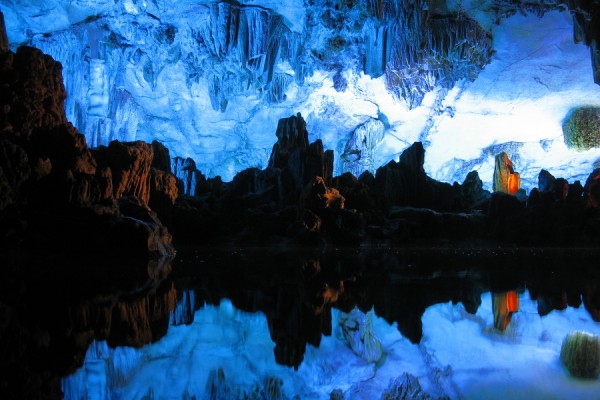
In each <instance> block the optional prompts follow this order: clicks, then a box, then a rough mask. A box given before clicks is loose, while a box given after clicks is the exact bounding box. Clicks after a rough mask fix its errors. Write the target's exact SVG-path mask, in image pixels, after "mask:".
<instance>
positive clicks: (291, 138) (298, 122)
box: [276, 113, 308, 148]
mask: <svg viewBox="0 0 600 400" xmlns="http://www.w3.org/2000/svg"><path fill="white" fill-rule="evenodd" d="M276 135H277V139H278V140H279V141H280V142H283V143H289V145H294V144H296V145H297V147H302V148H304V147H308V132H307V131H306V121H304V118H302V115H301V114H300V113H298V114H296V115H292V116H291V117H289V118H282V119H280V120H279V123H278V124H277V132H276Z"/></svg>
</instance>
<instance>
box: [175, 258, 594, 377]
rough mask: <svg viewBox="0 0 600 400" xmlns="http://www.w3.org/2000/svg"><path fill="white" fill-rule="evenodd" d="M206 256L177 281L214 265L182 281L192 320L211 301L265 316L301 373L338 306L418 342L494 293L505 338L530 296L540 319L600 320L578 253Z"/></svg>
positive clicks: (590, 276) (284, 359) (590, 275)
mask: <svg viewBox="0 0 600 400" xmlns="http://www.w3.org/2000/svg"><path fill="white" fill-rule="evenodd" d="M205 256H208V254H201V253H197V257H200V258H201V259H202V261H203V262H202V263H200V264H195V265H194V266H190V265H188V264H187V263H185V262H182V265H181V266H177V267H176V268H175V275H176V276H177V275H179V274H178V272H180V273H181V272H182V270H183V271H184V272H183V274H186V273H187V272H185V269H186V268H193V269H195V271H196V272H198V270H197V268H199V265H211V267H210V268H202V272H201V274H200V275H199V276H196V277H195V278H194V279H190V278H189V276H188V277H186V278H185V279H179V278H177V277H175V278H174V279H175V281H176V285H177V286H178V290H179V291H180V293H179V297H180V298H183V296H184V295H183V292H184V291H186V290H187V291H191V292H192V293H193V296H194V298H195V299H196V301H195V304H196V306H195V307H192V308H190V307H189V304H188V312H189V315H187V316H186V317H185V319H186V320H187V321H188V323H191V322H192V320H193V311H194V310H195V309H199V308H200V307H201V306H202V304H204V303H205V302H206V303H208V304H218V303H219V301H220V299H222V298H228V299H230V300H231V301H232V303H233V305H234V306H235V307H236V308H239V309H241V310H244V311H250V312H255V311H262V312H264V313H265V315H266V318H267V321H268V326H269V330H270V334H271V338H272V340H273V342H274V345H275V347H274V353H275V359H276V361H277V362H278V363H280V364H283V365H289V366H294V367H298V366H299V365H300V363H301V362H302V360H303V356H304V351H305V348H306V344H311V345H313V346H319V343H320V340H321V336H322V335H330V334H331V332H332V329H333V327H332V322H331V321H332V317H331V308H332V307H335V308H338V309H339V310H341V311H343V312H346V313H351V312H352V311H353V310H354V309H355V308H356V309H358V310H361V311H362V312H363V313H367V312H369V310H374V311H375V313H376V314H377V315H378V316H380V317H383V318H385V319H386V320H387V321H388V322H390V323H393V322H395V323H397V326H398V329H399V330H400V332H401V333H402V335H404V336H405V337H407V338H408V339H410V340H411V341H412V342H413V343H418V342H419V341H420V340H421V337H422V334H423V332H422V322H421V316H422V315H423V313H424V312H425V310H426V309H427V308H428V307H429V306H431V305H434V304H439V303H446V302H452V303H453V304H456V303H459V302H460V303H462V304H463V305H464V307H465V310H466V311H467V312H469V313H471V314H475V313H476V312H477V309H478V308H479V306H480V304H481V295H482V294H483V293H485V292H492V293H495V297H498V298H497V299H496V300H502V301H503V305H504V307H499V308H498V311H499V314H498V324H497V326H496V328H497V329H499V330H500V331H503V330H504V329H506V328H507V326H508V324H509V323H510V316H511V315H512V314H513V313H514V312H518V301H519V300H518V299H519V296H523V295H527V294H525V293H526V292H528V293H529V296H531V298H532V299H533V300H537V302H538V312H539V314H540V315H541V316H543V315H546V314H548V313H549V312H551V311H552V310H561V309H564V308H565V307H566V306H572V307H579V306H580V305H582V304H583V305H584V306H585V307H586V309H587V310H588V312H589V313H590V314H591V315H592V317H593V318H594V319H595V320H596V321H599V322H600V319H598V318H597V317H598V315H599V311H598V310H599V309H600V308H599V307H598V305H599V304H600V273H599V272H597V271H594V270H593V269H592V267H590V268H587V267H585V265H587V264H585V263H582V264H580V265H581V267H580V268H573V267H572V265H575V264H576V263H574V262H575V260H577V258H578V256H576V255H572V256H570V255H562V256H557V255H548V256H546V255H536V256H532V255H526V254H501V255H499V254H493V255H492V256H491V257H487V258H486V257H485V256H473V257H468V256H467V257H465V254H459V255H454V254H452V252H446V253H437V254H436V253H429V254H424V253H414V254H410V253H403V252H364V253H363V252H358V251H349V252H344V251H339V252H337V253H336V254H333V255H331V254H325V255H310V256H302V255H300V254H290V253H282V254H268V255H267V254H254V255H251V254H249V253H237V254H229V255H228V256H227V257H224V256H215V255H213V256H212V259H211V260H209V259H204V258H203V257H205ZM586 256H589V255H581V257H586ZM565 257H567V260H565ZM188 258H194V257H188ZM196 259H197V258H196ZM568 261H569V262H568ZM212 262H216V264H217V265H213V264H212ZM550 271H552V272H550ZM186 296H189V294H188V295H186ZM500 297H502V298H503V299H500ZM557 299H565V300H564V301H562V300H561V301H558V300H557ZM498 304H500V303H498Z"/></svg>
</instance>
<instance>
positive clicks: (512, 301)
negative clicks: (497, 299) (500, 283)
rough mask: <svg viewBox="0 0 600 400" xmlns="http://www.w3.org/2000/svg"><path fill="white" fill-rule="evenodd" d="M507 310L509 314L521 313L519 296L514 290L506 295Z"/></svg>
mask: <svg viewBox="0 0 600 400" xmlns="http://www.w3.org/2000/svg"><path fill="white" fill-rule="evenodd" d="M506 308H507V310H508V311H509V312H517V311H519V295H518V294H517V292H515V291H514V290H513V291H510V292H508V293H506Z"/></svg>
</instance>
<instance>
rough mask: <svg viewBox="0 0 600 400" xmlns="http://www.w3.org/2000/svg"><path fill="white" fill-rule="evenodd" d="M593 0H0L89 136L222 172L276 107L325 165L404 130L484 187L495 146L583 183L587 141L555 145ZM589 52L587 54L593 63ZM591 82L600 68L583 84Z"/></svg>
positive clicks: (598, 92) (432, 158) (579, 68)
mask: <svg viewBox="0 0 600 400" xmlns="http://www.w3.org/2000/svg"><path fill="white" fill-rule="evenodd" d="M595 7H596V5H595V4H594V3H593V2H590V3H585V4H583V3H582V4H580V5H577V6H573V8H572V9H571V10H569V9H568V7H567V5H565V4H562V3H561V2H559V1H540V2H529V3H522V4H516V3H515V2H508V1H501V0H496V1H462V2H461V1H433V0H431V1H429V2H426V1H424V0H415V1H402V2H394V1H389V0H383V1H372V0H358V1H330V0H311V1H306V2H302V1H300V0H286V1H272V0H257V1H245V2H243V3H242V4H240V3H236V2H211V1H202V0H187V1H177V2H171V1H168V2H167V1H162V0H154V1H142V0H137V1H136V0H119V1H116V2H104V1H94V0H87V1H86V0H82V1H70V2H67V1H50V2H44V3H43V5H39V4H38V2H33V1H29V2H18V3H17V2H14V1H6V0H2V1H1V2H0V9H1V10H2V11H3V12H4V14H5V19H6V25H7V31H8V36H9V40H10V41H11V45H12V46H13V47H16V46H18V45H20V44H29V45H33V46H35V47H39V48H41V49H42V50H43V51H44V52H46V53H48V54H50V55H52V56H53V57H54V58H56V59H58V60H59V61H61V62H62V64H63V68H64V71H63V73H64V76H65V86H66V89H67V92H68V94H69V98H68V99H67V103H66V109H67V110H66V111H67V116H68V118H69V120H70V121H72V122H73V123H74V125H75V126H76V127H77V128H78V129H79V130H81V131H82V132H84V133H85V135H86V138H87V140H88V143H89V144H90V145H92V146H96V145H100V144H106V143H108V142H109V141H110V140H113V139H120V140H134V139H136V140H137V139H139V140H146V141H151V140H153V139H158V140H160V141H162V142H164V143H165V144H166V145H167V147H169V149H170V150H171V155H172V156H185V157H188V156H189V157H193V158H194V159H195V160H196V161H197V164H198V166H199V168H200V169H201V170H203V172H205V173H206V174H207V175H209V176H214V175H221V176H222V177H223V178H224V179H226V180H229V179H231V177H232V176H233V174H234V173H236V172H238V171H240V170H242V169H244V168H247V167H261V168H263V167H265V166H266V162H267V158H268V156H269V154H270V151H271V147H272V146H273V143H274V142H275V140H276V138H275V134H274V132H275V127H276V124H277V120H278V119H279V118H283V117H287V116H289V115H292V114H295V113H296V112H301V113H302V115H303V116H304V118H305V119H306V121H307V127H308V130H309V134H310V140H311V141H312V140H316V139H318V138H320V139H322V140H323V143H324V145H325V146H326V148H329V149H333V150H334V151H335V157H336V173H338V174H339V173H341V172H343V171H351V172H353V173H355V174H359V173H361V172H362V171H364V170H365V169H370V170H372V171H373V170H374V168H376V167H378V166H379V165H381V164H383V163H385V162H387V161H389V160H390V159H392V158H395V157H397V155H398V154H399V153H400V152H401V151H402V150H403V149H404V148H406V147H407V146H408V145H409V144H411V143H412V142H414V141H422V142H423V143H424V144H425V147H426V148H427V155H426V164H425V167H426V169H427V172H428V173H429V174H430V175H431V176H433V177H434V178H436V179H439V180H444V181H449V182H452V181H453V180H457V181H460V182H462V180H463V179H464V177H465V175H466V173H467V172H469V171H470V170H474V169H475V170H478V171H479V173H480V176H481V177H482V179H483V180H484V182H485V183H486V184H487V186H488V188H489V187H490V185H491V178H492V171H493V157H494V155H495V154H497V153H499V152H500V151H506V152H507V153H508V154H509V156H510V157H511V159H512V160H513V162H514V164H515V169H516V170H517V171H519V172H521V176H522V178H523V183H524V186H525V187H532V186H535V185H536V184H537V181H536V180H537V174H538V173H539V170H540V169H541V168H546V169H548V170H550V171H551V172H552V173H553V174H554V175H556V176H561V177H565V178H567V179H570V180H575V179H581V180H583V179H585V177H586V176H587V174H588V173H589V172H591V170H592V169H593V167H594V163H595V162H597V160H599V159H600V150H598V149H592V150H588V151H583V152H581V151H575V150H570V149H568V148H567V147H566V146H565V144H564V140H563V138H562V128H561V126H562V121H563V119H564V118H565V117H566V116H567V114H568V112H569V110H570V109H571V108H572V107H575V106H580V105H600V86H599V85H596V84H594V77H595V76H596V73H595V72H594V68H593V65H596V60H597V59H600V57H595V54H596V45H595V35H596V30H595V28H594V26H595V25H596V24H595V21H594V18H593V15H594V14H595V13H594V11H593V9H595ZM598 63H600V61H598ZM596 80H597V81H600V78H597V79H596Z"/></svg>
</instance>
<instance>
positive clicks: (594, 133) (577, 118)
mask: <svg viewBox="0 0 600 400" xmlns="http://www.w3.org/2000/svg"><path fill="white" fill-rule="evenodd" d="M563 136H564V138H565V144H566V145H567V147H569V148H570V149H575V150H578V151H583V150H588V149H591V148H592V147H599V146H600V107H593V106H583V107H577V108H574V109H572V110H571V112H570V113H569V115H568V117H567V118H566V119H565V122H564V123H563Z"/></svg>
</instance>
